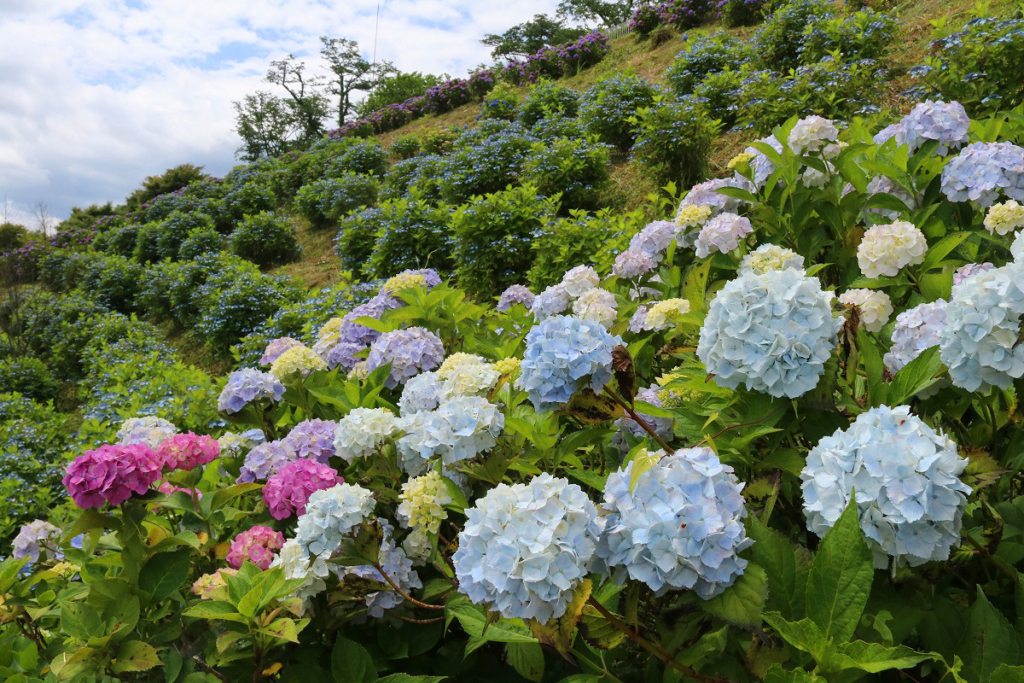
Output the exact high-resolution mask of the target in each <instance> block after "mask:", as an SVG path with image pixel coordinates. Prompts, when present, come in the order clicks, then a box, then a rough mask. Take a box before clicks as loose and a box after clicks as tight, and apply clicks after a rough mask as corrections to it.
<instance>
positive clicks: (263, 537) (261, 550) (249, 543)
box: [228, 526, 284, 570]
mask: <svg viewBox="0 0 1024 683" xmlns="http://www.w3.org/2000/svg"><path fill="white" fill-rule="evenodd" d="M283 545H284V534H282V533H281V532H280V531H274V530H273V529H271V528H270V527H268V526H254V527H253V528H251V529H249V530H248V531H243V532H242V533H240V534H238V536H236V537H235V540H233V541H231V550H230V551H229V552H228V564H229V565H231V566H232V567H234V568H235V569H241V568H242V564H243V563H244V562H245V561H246V560H248V561H249V562H252V563H253V564H254V565H256V566H257V567H259V568H260V569H262V570H267V569H269V568H270V563H271V562H273V561H274V556H275V555H276V554H277V551H278V550H280V549H281V546H283Z"/></svg>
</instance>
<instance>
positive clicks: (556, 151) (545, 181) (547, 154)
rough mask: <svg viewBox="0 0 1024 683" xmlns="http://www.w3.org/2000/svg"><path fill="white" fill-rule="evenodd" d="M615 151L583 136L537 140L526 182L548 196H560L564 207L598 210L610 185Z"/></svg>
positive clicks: (527, 170) (527, 164) (525, 176)
mask: <svg viewBox="0 0 1024 683" xmlns="http://www.w3.org/2000/svg"><path fill="white" fill-rule="evenodd" d="M610 166H611V150H610V148H609V147H608V145H605V144H602V143H599V142H590V141H588V140H587V139H580V138H575V139H573V138H556V139H555V140H553V141H550V142H537V143H534V145H533V149H532V150H531V152H530V156H529V157H528V158H527V160H526V164H525V166H524V168H523V180H524V182H527V183H531V184H533V185H534V186H536V188H537V191H538V192H539V193H540V194H541V195H543V196H545V197H559V198H560V200H561V206H562V208H563V209H565V210H568V209H596V208H597V206H598V203H599V202H600V198H601V194H602V193H603V192H604V190H605V188H606V187H607V186H608V181H609V168H610Z"/></svg>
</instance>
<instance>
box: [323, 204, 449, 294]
mask: <svg viewBox="0 0 1024 683" xmlns="http://www.w3.org/2000/svg"><path fill="white" fill-rule="evenodd" d="M362 220H366V221H367V223H368V224H374V225H376V231H375V233H374V242H373V245H372V249H371V251H370V253H369V258H368V259H367V260H366V261H365V262H364V264H363V266H362V271H363V272H364V273H366V274H367V275H368V276H370V277H374V278H385V277H390V276H391V275H394V274H395V273H398V272H401V271H403V270H406V269H410V268H428V267H429V268H434V269H435V270H437V271H438V272H441V273H447V272H449V271H450V270H451V268H452V256H451V252H452V238H451V235H450V234H449V230H448V226H449V220H450V219H449V209H448V207H446V206H439V207H435V206H431V205H430V204H428V203H427V202H425V201H423V200H422V199H419V198H418V197H416V196H412V197H410V198H409V199H399V200H393V201H386V202H383V203H381V205H380V207H379V209H378V210H377V211H375V212H363V214H362V215H361V217H360V219H359V221H362ZM359 221H352V222H349V223H347V225H346V227H345V228H343V229H342V232H339V233H338V240H337V250H338V252H339V253H344V254H345V257H344V258H345V259H347V260H349V261H352V260H353V259H354V256H355V255H356V254H358V253H359V252H360V250H361V249H363V248H364V245H365V244H366V242H365V241H364V240H365V239H366V236H367V232H366V229H367V228H368V225H367V224H364V223H360V222H359ZM346 250H349V251H346Z"/></svg>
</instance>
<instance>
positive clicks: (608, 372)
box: [518, 315, 622, 411]
mask: <svg viewBox="0 0 1024 683" xmlns="http://www.w3.org/2000/svg"><path fill="white" fill-rule="evenodd" d="M620 344H622V339H621V338H620V337H619V336H617V335H615V336H613V335H611V334H610V333H609V332H608V330H606V329H605V327H604V325H602V324H601V323H598V322H594V321H592V320H584V319H582V318H577V317H573V316H564V315H558V316H552V317H550V318H546V319H545V320H543V321H541V323H540V324H539V325H537V326H536V327H534V328H533V329H532V330H530V332H529V334H527V335H526V353H525V354H524V355H523V363H522V374H521V375H520V376H519V381H518V386H519V387H520V388H522V389H525V390H526V391H527V392H529V394H530V400H531V401H532V402H533V407H534V408H535V409H536V410H538V411H545V410H552V409H554V408H556V407H557V406H559V405H561V404H563V403H565V402H566V401H568V400H569V398H570V397H571V396H572V395H573V394H574V393H576V392H577V391H578V390H580V389H582V388H584V387H586V386H589V387H590V388H591V389H592V390H593V391H594V392H595V393H600V391H601V390H602V389H603V388H604V385H605V384H607V383H608V381H609V380H610V379H611V378H612V369H611V365H612V349H614V348H615V347H616V346H618V345H620Z"/></svg>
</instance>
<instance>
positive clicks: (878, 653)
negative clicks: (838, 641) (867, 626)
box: [828, 640, 935, 674]
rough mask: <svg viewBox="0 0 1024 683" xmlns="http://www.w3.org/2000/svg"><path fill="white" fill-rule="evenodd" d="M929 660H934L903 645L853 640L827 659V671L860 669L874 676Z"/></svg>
mask: <svg viewBox="0 0 1024 683" xmlns="http://www.w3.org/2000/svg"><path fill="white" fill-rule="evenodd" d="M929 659H935V656H934V655H932V654H929V653H925V652H915V651H914V650H913V649H911V648H909V647H906V646H904V645H898V646H896V647H886V646H885V645H881V644H879V643H866V642H864V641H862V640H855V641H853V642H852V643H844V644H842V645H841V646H840V647H839V652H837V653H835V654H833V655H832V656H831V657H829V661H828V664H829V669H830V670H831V671H835V672H839V671H843V670H844V669H860V670H861V671H866V672H868V673H869V674H876V673H878V672H880V671H888V670H890V669H909V668H910V667H912V666H917V665H918V664H920V663H921V662H923V661H926V660H929Z"/></svg>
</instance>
